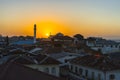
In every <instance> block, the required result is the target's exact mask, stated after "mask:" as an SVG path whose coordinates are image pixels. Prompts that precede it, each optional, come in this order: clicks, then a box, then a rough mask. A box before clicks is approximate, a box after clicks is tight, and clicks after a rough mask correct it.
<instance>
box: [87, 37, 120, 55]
mask: <svg viewBox="0 0 120 80" xmlns="http://www.w3.org/2000/svg"><path fill="white" fill-rule="evenodd" d="M86 45H87V46H89V47H90V48H91V49H93V50H96V51H101V52H102V53H103V54H107V53H113V52H120V43H117V42H115V41H111V40H105V39H102V38H96V37H90V38H88V39H87V40H86Z"/></svg>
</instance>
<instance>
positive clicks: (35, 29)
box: [34, 24, 36, 43]
mask: <svg viewBox="0 0 120 80" xmlns="http://www.w3.org/2000/svg"><path fill="white" fill-rule="evenodd" d="M34 43H36V24H34Z"/></svg>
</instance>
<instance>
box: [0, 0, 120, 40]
mask: <svg viewBox="0 0 120 80" xmlns="http://www.w3.org/2000/svg"><path fill="white" fill-rule="evenodd" d="M119 4H120V0H0V34H2V35H4V36H6V35H9V36H15V35H16V36H19V35H31V36H32V35H33V26H34V24H36V25H37V37H47V35H46V34H50V33H51V34H53V35H54V34H56V33H58V32H62V33H64V34H65V35H69V36H73V35H75V34H82V35H83V36H85V37H89V36H95V37H104V38H107V39H120V35H119V34H120V5H119Z"/></svg>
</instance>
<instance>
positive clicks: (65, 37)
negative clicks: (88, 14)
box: [53, 36, 73, 40]
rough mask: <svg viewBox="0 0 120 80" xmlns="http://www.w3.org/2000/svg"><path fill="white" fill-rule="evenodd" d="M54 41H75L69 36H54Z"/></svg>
mask: <svg viewBox="0 0 120 80" xmlns="http://www.w3.org/2000/svg"><path fill="white" fill-rule="evenodd" d="M53 39H59V40H73V38H71V37H69V36H54V37H53Z"/></svg>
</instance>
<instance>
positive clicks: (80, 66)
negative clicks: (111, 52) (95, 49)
mask: <svg viewBox="0 0 120 80" xmlns="http://www.w3.org/2000/svg"><path fill="white" fill-rule="evenodd" d="M69 76H70V78H73V79H76V80H80V79H81V78H84V80H85V79H87V80H120V65H119V64H115V63H114V62H113V61H112V60H111V59H110V58H109V57H106V56H101V55H87V56H83V57H78V58H75V59H72V60H71V61H70V64H69Z"/></svg>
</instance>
